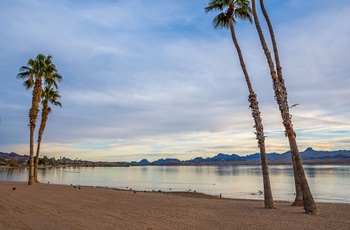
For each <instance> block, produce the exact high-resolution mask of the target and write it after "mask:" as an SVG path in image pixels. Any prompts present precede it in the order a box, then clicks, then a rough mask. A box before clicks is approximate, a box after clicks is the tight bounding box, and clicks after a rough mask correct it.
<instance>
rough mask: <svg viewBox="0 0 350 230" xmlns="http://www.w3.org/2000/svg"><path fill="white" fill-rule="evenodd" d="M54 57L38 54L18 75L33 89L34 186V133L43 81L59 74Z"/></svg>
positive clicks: (31, 144) (31, 169)
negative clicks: (53, 60)
mask: <svg viewBox="0 0 350 230" xmlns="http://www.w3.org/2000/svg"><path fill="white" fill-rule="evenodd" d="M51 59H52V57H51V55H49V56H48V57H46V56H45V55H43V54H38V56H37V57H36V59H29V61H28V63H27V65H26V66H22V67H21V68H20V70H19V71H20V73H19V74H18V75H17V78H19V79H25V81H24V83H23V85H24V87H25V88H26V89H27V90H28V89H31V88H33V87H34V88H33V93H32V106H31V108H30V110H29V131H30V134H29V136H30V141H29V179H28V185H33V184H34V183H35V181H34V131H35V125H36V120H37V117H38V113H39V103H40V99H41V94H42V81H43V80H44V81H45V82H46V79H50V78H51V77H53V75H55V74H57V69H56V67H55V65H53V63H52V61H51Z"/></svg>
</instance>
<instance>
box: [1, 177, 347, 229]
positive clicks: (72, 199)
mask: <svg viewBox="0 0 350 230" xmlns="http://www.w3.org/2000/svg"><path fill="white" fill-rule="evenodd" d="M317 207H318V211H319V215H307V214H304V211H303V208H302V207H292V206H291V205H290V203H288V202H276V209H273V210H269V209H264V206H263V201H259V200H237V199H227V198H219V197H215V196H209V195H204V194H200V193H174V192H136V191H127V190H118V189H107V188H102V187H92V186H83V187H79V186H68V185H56V184H36V185H34V186H28V185H27V183H24V182H11V181H0V229H348V228H349V226H350V220H349V218H348V217H349V216H350V205H349V204H330V203H319V204H317Z"/></svg>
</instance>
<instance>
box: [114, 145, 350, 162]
mask: <svg viewBox="0 0 350 230" xmlns="http://www.w3.org/2000/svg"><path fill="white" fill-rule="evenodd" d="M300 156H301V158H302V160H303V163H319V164H322V163H323V164H326V163H329V164H331V163H334V164H350V150H338V151H316V150H313V149H312V148H307V149H306V150H305V151H303V152H300ZM266 157H267V160H268V162H269V164H290V163H291V153H290V151H287V152H285V153H282V154H279V153H268V154H266ZM118 163H121V164H131V165H234V164H260V153H254V154H251V155H247V156H239V155H237V154H225V153H219V154H217V155H216V156H214V157H207V158H203V157H196V158H194V159H191V160H185V161H181V160H179V159H176V158H166V159H163V158H161V159H158V160H156V161H153V162H149V161H148V160H147V159H143V160H141V161H140V162H136V161H132V162H118Z"/></svg>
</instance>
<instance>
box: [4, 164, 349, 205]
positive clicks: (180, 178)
mask: <svg viewBox="0 0 350 230" xmlns="http://www.w3.org/2000/svg"><path fill="white" fill-rule="evenodd" d="M304 169H305V172H306V174H307V179H308V182H309V186H310V188H311V191H312V193H313V196H314V199H315V201H316V202H332V203H350V165H305V166H304ZM269 171H270V180H271V187H272V191H273V197H274V199H275V200H284V201H294V191H295V188H294V179H293V170H292V167H291V166H289V165H272V166H270V167H269ZM0 180H2V181H27V180H28V169H0ZM39 181H41V182H42V183H47V182H50V183H54V184H66V185H70V184H75V185H90V186H103V187H105V186H107V187H109V188H119V189H135V190H141V191H144V190H147V191H152V190H155V191H158V190H162V191H196V192H201V193H206V194H210V195H220V194H222V197H229V198H242V199H261V200H262V199H263V198H264V197H263V195H259V193H258V191H259V190H261V191H263V184H262V174H261V167H260V166H245V165H241V166H137V167H67V168H47V169H40V170H39Z"/></svg>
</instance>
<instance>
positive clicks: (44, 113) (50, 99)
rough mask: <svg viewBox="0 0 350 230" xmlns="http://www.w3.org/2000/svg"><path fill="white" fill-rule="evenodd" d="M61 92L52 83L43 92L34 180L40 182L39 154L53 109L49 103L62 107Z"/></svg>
mask: <svg viewBox="0 0 350 230" xmlns="http://www.w3.org/2000/svg"><path fill="white" fill-rule="evenodd" d="M60 97H61V96H60V94H59V92H58V91H56V90H54V89H53V87H52V85H47V86H46V87H45V89H44V90H43V93H42V100H41V104H42V109H41V123H40V128H39V132H38V143H37V149H36V156H35V167H34V168H35V169H34V181H35V182H36V183H38V182H39V181H38V165H39V154H40V146H41V140H42V136H43V133H44V130H45V127H46V122H47V119H48V116H49V114H50V112H51V111H52V109H51V108H50V107H49V103H50V104H53V105H55V106H60V107H62V105H61V103H60V102H59V101H58V99H59V98H60Z"/></svg>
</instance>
